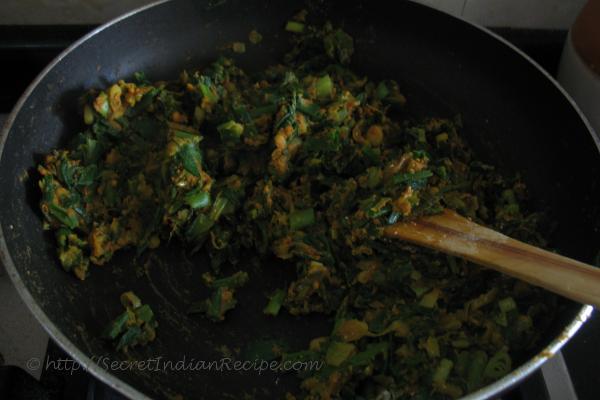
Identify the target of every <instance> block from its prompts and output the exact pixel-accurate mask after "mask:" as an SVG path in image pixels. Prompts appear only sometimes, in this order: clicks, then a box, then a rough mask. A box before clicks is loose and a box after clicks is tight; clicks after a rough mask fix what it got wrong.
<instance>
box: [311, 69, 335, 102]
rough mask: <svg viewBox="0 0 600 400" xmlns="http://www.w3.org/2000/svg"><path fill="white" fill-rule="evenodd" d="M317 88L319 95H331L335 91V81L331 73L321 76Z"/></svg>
mask: <svg viewBox="0 0 600 400" xmlns="http://www.w3.org/2000/svg"><path fill="white" fill-rule="evenodd" d="M315 88H316V91H317V97H320V98H325V97H331V94H332V93H333V81H332V80H331V77H330V76H329V75H325V76H322V77H321V78H319V79H318V80H317V83H316V86H315Z"/></svg>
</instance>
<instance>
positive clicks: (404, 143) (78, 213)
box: [39, 16, 554, 399]
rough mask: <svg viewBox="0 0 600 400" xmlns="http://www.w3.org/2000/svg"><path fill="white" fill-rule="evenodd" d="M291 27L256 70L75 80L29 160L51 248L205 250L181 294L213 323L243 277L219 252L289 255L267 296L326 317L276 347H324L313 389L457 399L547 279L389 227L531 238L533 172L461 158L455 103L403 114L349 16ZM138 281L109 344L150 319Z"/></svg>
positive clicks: (525, 327)
mask: <svg viewBox="0 0 600 400" xmlns="http://www.w3.org/2000/svg"><path fill="white" fill-rule="evenodd" d="M300 17H302V16H300ZM286 30H288V31H289V32H291V33H290V35H291V36H292V40H293V42H294V47H293V49H292V50H291V51H290V52H289V53H288V54H287V55H286V56H285V58H284V59H283V60H282V62H281V64H278V65H274V66H272V67H269V68H267V69H266V70H264V71H261V72H260V73H258V74H250V73H247V72H245V71H243V70H242V69H240V68H239V67H237V66H236V65H235V63H234V62H233V61H232V60H231V59H228V58H220V59H218V60H216V61H215V62H214V63H212V64H211V65H209V66H207V67H206V68H204V69H201V70H199V71H184V72H183V73H181V75H180V77H179V79H177V80H173V81H168V82H155V83H151V82H150V81H148V80H147V79H146V78H145V76H144V75H143V74H141V73H139V74H136V75H135V77H134V78H133V79H132V80H131V81H129V82H126V81H122V80H121V81H118V82H117V83H115V84H114V85H112V86H110V87H108V88H105V89H104V90H92V91H90V92H88V93H86V94H85V95H84V96H83V119H84V122H85V125H86V128H85V130H84V131H83V132H82V133H80V134H78V135H77V136H76V137H74V139H73V141H72V142H71V143H70V145H69V146H68V147H66V148H65V149H61V150H56V151H53V152H52V153H50V154H48V155H47V156H46V158H45V160H44V162H43V163H42V164H41V165H40V166H39V172H40V174H41V179H40V182H39V185H40V188H41V191H42V194H43V198H42V201H41V209H42V212H43V214H44V217H45V225H46V228H47V229H50V230H52V231H53V232H54V233H55V235H56V243H57V252H58V258H59V259H60V262H61V264H62V266H63V267H64V269H65V270H67V271H71V272H73V273H74V274H75V275H76V276H77V277H78V278H79V279H86V278H87V277H88V275H93V268H91V267H90V265H91V264H96V265H101V264H105V263H108V262H109V261H110V259H111V257H112V256H113V254H114V253H115V252H117V251H119V250H120V249H123V248H134V249H136V250H137V252H138V254H141V253H142V252H145V251H147V250H148V249H153V248H156V247H158V246H160V245H161V244H162V243H167V242H169V241H170V240H179V241H183V242H185V243H187V244H188V245H189V248H190V251H199V250H200V251H206V252H208V254H209V255H210V258H211V263H212V265H211V266H210V267H209V266H203V268H206V273H205V276H204V277H205V282H204V284H205V285H207V286H208V287H209V288H211V290H212V293H213V294H212V295H211V296H210V297H209V298H207V299H206V300H204V301H201V302H199V303H198V304H195V305H193V306H192V307H191V310H190V311H191V312H195V313H201V314H203V315H204V316H205V317H206V318H208V319H209V320H211V321H215V322H218V321H222V320H223V319H224V318H226V313H227V311H228V310H230V309H232V308H233V307H234V306H236V299H235V290H236V289H237V288H239V287H241V286H242V285H244V284H245V282H246V281H247V280H248V279H249V278H248V274H247V273H246V272H245V271H243V270H241V271H240V272H238V273H236V274H234V275H233V276H229V277H217V276H215V275H218V271H219V266H220V265H221V264H228V265H231V264H233V265H237V266H239V268H242V269H243V265H242V264H241V263H239V261H240V260H239V259H238V257H239V256H238V255H239V254H240V251H242V250H246V251H247V250H251V251H252V252H253V253H255V254H257V255H258V256H259V257H264V258H265V259H266V258H267V257H273V256H275V257H277V258H279V259H282V260H286V262H287V263H289V265H290V268H294V267H295V269H296V272H297V276H296V280H295V281H293V282H292V283H291V284H289V286H288V287H285V288H281V290H278V291H276V292H275V293H273V294H272V296H270V297H269V298H268V299H265V310H264V312H265V314H267V315H270V316H273V317H276V316H277V315H278V314H279V313H282V312H287V313H290V314H293V315H297V316H301V315H305V314H310V313H325V314H328V315H331V316H332V318H333V320H334V323H333V325H332V331H331V335H330V336H327V337H321V338H315V339H314V340H312V341H311V342H310V344H309V346H308V348H306V349H296V350H299V351H297V352H293V353H290V352H285V353H284V354H282V355H281V357H283V358H284V359H287V360H308V359H314V360H324V361H325V366H324V367H323V368H322V369H320V370H319V371H311V372H309V373H303V375H302V376H301V379H302V383H301V389H302V392H301V393H302V396H304V397H306V398H308V399H331V398H355V397H356V398H376V397H377V398H381V399H388V398H389V399H401V398H456V397H460V396H461V395H464V394H466V393H469V392H472V391H474V390H476V389H478V388H480V387H482V386H484V385H486V384H487V383H490V382H492V381H494V380H496V379H498V378H500V377H502V376H503V375H505V374H506V373H508V372H509V371H510V370H511V368H512V366H513V363H514V362H515V357H517V360H518V357H519V355H520V354H521V355H522V354H524V353H526V352H527V351H528V350H530V349H532V348H533V347H534V346H535V344H536V341H537V339H538V337H539V336H540V332H543V329H545V326H546V324H547V323H548V321H549V320H551V318H552V310H553V309H554V305H553V304H554V298H553V297H552V296H550V295H549V294H547V293H545V292H543V291H542V290H540V289H537V288H533V287H530V286H528V285H526V284H525V283H522V282H518V281H515V280H513V279H511V278H508V277H506V276H502V275H500V274H498V273H496V272H493V271H489V270H486V269H483V268H480V267H478V266H476V265H473V264H470V263H468V262H466V261H464V260H461V259H457V258H454V257H450V256H446V255H443V254H439V253H436V252H433V251H429V250H425V249H422V248H418V247H416V246H413V245H409V244H406V243H402V242H398V241H392V240H388V239H386V238H385V237H383V235H382V228H383V227H385V226H386V225H388V224H393V223H395V222H397V221H402V220H406V219H411V218H415V217H418V216H420V215H424V214H433V213H437V212H440V211H441V210H442V209H443V208H451V209H454V210H456V211H457V212H459V213H460V214H462V215H464V216H467V217H470V218H472V219H473V220H475V221H477V222H478V223H482V224H485V225H488V226H491V227H492V228H494V229H496V230H499V231H502V232H504V233H505V234H508V235H510V236H513V237H515V238H517V239H520V240H524V241H528V242H530V243H533V244H537V245H543V244H544V243H543V240H542V239H541V238H540V237H539V235H538V233H536V229H537V225H538V220H539V215H538V214H535V213H530V212H528V211H527V210H526V206H525V204H526V203H525V200H526V188H525V186H524V185H523V183H522V182H520V181H519V179H518V178H507V177H503V176H502V175H500V174H499V173H498V172H497V171H496V170H495V168H494V167H493V166H490V165H487V164H485V163H483V162H480V161H477V160H476V159H475V158H473V155H472V152H471V151H470V150H469V148H468V147H467V146H466V145H465V143H464V141H463V140H462V139H461V136H460V131H461V128H462V127H461V121H460V119H459V118H452V119H446V118H433V117H431V118H425V119H414V118H411V117H410V116H409V115H407V112H406V110H405V107H404V106H405V103H406V101H407V100H406V98H405V97H404V96H403V95H402V93H401V92H400V88H399V86H398V84H397V83H396V82H394V81H392V80H381V81H373V80H370V79H369V78H367V77H363V76H361V75H358V74H356V73H355V72H353V71H352V70H351V69H350V68H349V66H348V65H349V62H350V59H351V56H352V53H353V51H354V48H353V39H352V38H351V37H350V36H349V35H348V34H346V33H345V32H344V31H343V30H341V29H335V28H334V27H332V26H331V25H330V24H326V25H325V26H323V27H318V28H317V27H313V26H310V25H308V24H307V23H306V22H305V21H303V20H302V18H298V19H296V20H292V21H290V22H289V23H288V24H287V26H286ZM264 268H265V270H264V273H265V274H268V273H269V271H268V266H265V267H264ZM90 279H93V276H92V277H91V278H90ZM124 296H125V295H124ZM131 296H132V294H131V295H127V296H125V300H124V301H125V302H124V305H126V308H127V311H126V312H125V313H124V314H123V315H122V318H121V319H120V320H117V321H115V322H114V323H113V326H112V328H114V329H113V330H111V329H110V327H109V329H108V332H107V335H108V336H109V337H110V338H112V339H116V338H117V337H118V335H120V334H122V333H123V332H124V331H125V327H127V326H129V327H130V328H129V329H128V330H127V332H126V334H129V336H128V339H127V340H126V341H125V342H124V343H123V339H121V340H120V341H119V343H120V345H121V347H123V346H125V345H126V344H127V343H134V344H135V343H145V342H148V341H150V340H152V339H153V337H154V327H155V323H154V316H153V314H152V313H151V310H149V308H148V309H147V308H146V306H141V302H140V301H139V299H137V298H133V300H131V299H132V297H131ZM134 297H135V296H134ZM238 306H239V307H243V304H241V305H238ZM114 324H117V326H116V327H115V326H114ZM119 324H120V325H119ZM131 327H136V329H135V332H137V333H135V334H138V335H144V336H137V337H136V336H135V334H134V333H129V331H130V330H131ZM378 396H379V397H378ZM381 396H383V397H381Z"/></svg>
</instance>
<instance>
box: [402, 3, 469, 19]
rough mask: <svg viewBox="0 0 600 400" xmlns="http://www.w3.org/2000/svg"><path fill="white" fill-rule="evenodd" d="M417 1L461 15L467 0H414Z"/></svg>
mask: <svg viewBox="0 0 600 400" xmlns="http://www.w3.org/2000/svg"><path fill="white" fill-rule="evenodd" d="M413 1H414V2H415V3H421V4H425V5H427V6H429V7H433V8H435V9H438V10H441V11H444V12H447V13H448V14H452V15H461V14H462V11H463V8H464V7H465V4H466V3H467V0H413Z"/></svg>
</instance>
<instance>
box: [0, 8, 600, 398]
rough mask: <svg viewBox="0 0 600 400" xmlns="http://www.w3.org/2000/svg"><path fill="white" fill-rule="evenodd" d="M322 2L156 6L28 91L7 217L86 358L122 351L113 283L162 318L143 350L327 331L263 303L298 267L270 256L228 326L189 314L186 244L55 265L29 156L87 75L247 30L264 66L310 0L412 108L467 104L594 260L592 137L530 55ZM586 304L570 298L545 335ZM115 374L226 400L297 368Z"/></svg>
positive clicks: (174, 356)
mask: <svg viewBox="0 0 600 400" xmlns="http://www.w3.org/2000/svg"><path fill="white" fill-rule="evenodd" d="M321 3H322V2H310V3H307V4H304V2H302V1H292V2H290V1H286V2H282V1H275V0H273V1H248V0H244V1H232V0H231V1H224V2H217V1H207V2H198V1H191V0H180V1H179V0H175V1H171V2H167V3H164V4H161V5H159V6H155V7H153V8H150V9H147V10H146V11H144V12H141V13H138V14H135V15H132V16H130V17H129V18H127V19H125V20H122V21H120V22H117V23H116V24H113V25H112V26H110V27H109V28H107V29H104V30H102V31H101V32H99V33H97V34H96V35H94V36H93V37H91V38H89V39H88V40H87V41H85V42H83V43H82V44H81V45H79V46H78V47H77V48H76V49H75V50H74V51H72V52H70V53H69V54H67V55H66V56H65V57H64V58H63V59H62V60H61V61H60V62H58V63H57V64H56V65H55V66H54V68H52V69H51V70H50V71H49V72H48V73H47V75H46V76H45V77H43V78H42V80H41V81H40V82H39V83H38V85H37V86H36V87H35V88H34V90H33V92H32V93H31V95H30V96H29V98H28V99H27V100H26V101H25V103H24V104H23V106H22V108H21V110H20V112H19V113H18V115H17V116H16V119H15V121H14V123H13V126H12V128H11V130H10V132H9V135H8V138H7V140H6V143H5V146H4V152H3V154H2V159H1V160H0V188H2V189H1V190H0V204H2V207H1V208H0V217H1V221H2V230H3V232H4V236H5V240H6V244H7V248H8V250H9V253H10V257H11V258H12V261H13V262H14V265H15V268H16V270H17V271H18V274H19V275H20V277H21V279H22V280H23V282H24V284H25V286H26V287H27V289H28V290H29V292H30V293H31V295H32V296H33V298H34V299H35V301H36V302H37V304H38V305H39V306H40V307H41V309H42V310H43V311H44V313H45V314H46V315H47V316H48V317H49V319H50V320H51V321H52V322H53V323H54V324H55V325H56V326H57V327H58V328H59V329H60V331H62V333H63V334H64V335H65V336H66V337H67V338H68V339H69V340H70V341H72V342H73V343H74V344H75V346H76V347H78V348H79V349H80V350H82V351H83V352H84V353H85V354H87V355H88V356H90V357H91V356H94V355H95V356H100V355H108V356H110V357H111V359H114V360H119V359H123V356H122V355H119V354H116V353H114V352H112V351H111V349H110V348H109V347H108V346H107V345H106V343H105V342H103V341H102V340H100V339H99V332H100V331H101V330H102V328H103V326H104V325H105V323H106V322H107V321H108V320H110V319H111V318H112V317H113V316H115V315H116V314H117V313H118V312H119V310H120V307H121V306H120V304H119V300H118V296H119V294H120V293H122V292H123V291H124V290H130V289H132V290H134V291H135V292H136V293H137V294H138V295H139V296H140V297H141V298H142V299H143V300H144V302H146V303H148V304H151V305H152V307H153V309H154V310H155V311H156V313H157V318H158V320H159V322H160V326H159V328H158V338H157V340H156V341H155V342H154V343H153V344H152V345H151V346H147V347H144V348H141V349H135V351H134V352H133V357H134V358H137V359H148V358H153V357H157V356H162V357H164V359H165V360H167V359H168V360H174V361H177V360H180V359H183V357H185V358H186V359H187V360H188V361H189V360H190V359H192V358H194V359H195V360H207V361H210V360H218V359H220V358H222V357H223V353H224V350H225V349H220V350H219V347H221V346H223V345H226V346H227V347H228V349H229V350H231V351H235V350H237V349H240V350H241V351H242V352H243V351H244V350H245V349H247V348H248V346H249V344H251V343H253V342H256V341H257V340H260V339H269V338H286V341H287V342H288V343H289V344H290V345H292V347H296V348H298V349H300V348H303V347H305V346H306V345H307V343H308V340H309V339H311V338H313V337H316V336H319V335H322V334H326V333H328V332H329V329H330V326H329V324H330V321H328V320H327V319H326V318H323V317H311V318H302V319H294V318H292V317H285V316H284V317H282V318H277V319H276V320H268V319H266V318H264V317H263V316H262V313H261V312H260V310H261V309H262V307H263V306H264V293H263V292H262V291H267V292H268V290H266V289H265V286H263V285H266V286H268V287H273V288H274V287H276V286H278V285H281V283H282V282H285V281H286V280H288V279H289V273H288V272H289V271H286V269H285V268H280V266H279V265H277V263H276V262H273V265H272V273H269V274H267V275H264V274H260V273H259V272H258V271H257V270H256V269H255V268H254V267H251V268H250V271H251V280H250V281H251V282H254V283H252V284H250V286H249V287H247V288H244V289H242V290H241V291H240V303H241V304H243V307H238V308H237V309H236V310H234V311H233V312H232V313H231V315H230V317H231V318H228V319H227V321H226V322H225V323H223V324H220V325H215V324H210V323H206V322H204V321H203V320H202V319H201V318H198V317H189V316H187V315H186V314H185V309H186V305H187V304H188V303H189V302H190V301H193V300H198V299H200V298H202V297H203V295H204V294H205V293H204V292H203V289H202V284H201V283H200V282H201V280H200V275H201V273H202V272H203V270H204V269H203V266H202V264H203V263H205V259H203V256H202V255H198V256H196V257H193V258H188V257H186V256H185V254H184V252H183V251H182V249H181V248H180V247H178V245H177V244H171V245H170V246H169V247H168V248H163V249H161V250H160V251H157V252H156V253H154V254H148V255H147V256H146V257H145V258H144V259H143V260H139V261H138V262H136V263H134V262H133V261H132V260H133V257H132V254H128V253H126V252H125V253H122V254H119V255H118V256H117V257H116V258H115V259H114V261H113V262H111V264H109V265H106V266H104V267H93V269H92V275H91V277H90V278H89V279H88V280H86V281H85V282H79V281H77V280H76V279H74V278H73V276H71V275H70V274H67V273H65V272H63V271H62V270H61V268H60V267H59V266H58V263H57V260H56V258H55V255H54V251H53V241H52V239H51V237H50V236H49V235H48V234H47V233H44V232H43V231H42V229H41V220H40V214H39V212H38V211H37V202H38V199H39V196H38V190H37V186H36V185H37V175H36V173H35V170H34V166H35V164H36V162H38V161H39V157H40V155H42V154H44V153H47V152H49V151H50V150H51V149H53V148H56V147H57V146H59V145H60V144H62V143H63V142H64V140H65V138H66V137H67V136H68V135H69V134H73V133H75V132H77V130H78V129H80V128H81V122H80V121H81V118H80V116H79V114H78V111H77V98H78V96H79V95H80V94H81V93H82V92H83V91H84V90H85V89H88V88H90V87H99V86H103V85H106V84H107V83H109V82H113V81H115V80H117V79H119V78H122V77H127V76H130V75H131V74H133V73H134V72H136V71H145V72H146V73H147V74H148V76H149V77H150V78H151V79H163V78H171V77H174V76H177V73H178V72H179V71H180V70H182V69H183V68H186V67H187V68H189V67H199V66H203V65H206V64H207V63H208V62H210V61H211V60H213V59H214V58H215V56H216V55H217V53H218V50H217V49H218V47H219V46H221V45H223V44H225V43H229V42H232V41H237V40H246V38H247V35H248V32H249V31H250V30H251V29H257V30H258V31H259V32H260V33H261V34H263V36H264V39H263V42H262V44H260V45H258V46H251V45H250V46H247V52H246V53H245V54H244V55H236V56H235V57H234V58H236V59H238V61H239V63H240V64H241V65H242V66H243V67H245V68H248V69H249V70H257V69H259V68H262V67H264V66H266V65H268V64H270V63H273V62H276V61H277V60H278V59H279V57H280V55H281V54H282V52H283V50H284V49H286V47H287V43H288V35H287V34H286V33H285V32H283V30H282V26H283V22H284V21H285V20H286V19H287V18H289V17H290V16H291V15H292V14H293V13H294V12H295V11H297V10H299V9H301V8H302V7H303V5H304V6H306V7H308V9H309V10H312V11H313V12H314V13H315V14H321V15H328V16H330V17H331V19H332V20H334V21H335V22H337V23H341V24H342V25H343V26H344V27H345V29H346V30H347V31H348V32H350V33H351V34H352V35H353V36H354V37H355V38H356V57H355V59H354V64H355V68H356V70H358V71H360V72H362V73H364V74H368V75H370V76H372V77H375V78H377V77H379V78H394V79H397V80H398V81H399V82H400V83H401V87H402V88H403V90H404V93H405V94H406V95H407V97H408V99H409V103H410V108H411V110H412V112H414V113H416V114H428V115H432V114H436V115H441V116H453V115H455V114H457V113H460V114H461V115H462V117H463V121H464V123H465V134H466V135H467V138H468V141H469V142H470V143H471V145H472V146H473V147H474V148H475V149H476V151H477V152H478V155H479V157H480V158H481V159H483V160H486V161H488V162H489V163H492V164H495V165H498V166H500V167H501V168H502V169H504V170H506V171H508V172H516V171H520V172H521V173H522V175H523V177H524V180H525V182H526V183H527V184H528V186H529V188H530V190H531V192H532V194H533V199H534V201H535V203H536V204H537V206H538V207H540V208H541V209H544V210H547V211H548V212H549V215H550V218H551V219H552V220H553V221H555V222H556V226H557V230H556V232H555V234H554V235H553V237H552V245H553V246H554V247H556V248H557V249H559V250H560V251H561V252H562V253H563V254H565V255H567V256H571V257H574V258H577V259H580V260H582V261H588V262H589V261H590V260H591V259H592V257H593V255H594V254H595V252H596V251H597V250H598V248H597V245H598V243H600V234H599V232H598V231H597V229H596V228H597V227H598V226H599V216H600V201H598V200H599V199H600V188H599V186H598V182H597V179H596V177H597V176H600V171H599V167H600V157H599V153H598V148H597V146H596V144H595V142H594V140H593V139H592V136H591V135H590V132H589V131H588V129H587V128H586V126H585V124H584V123H583V121H582V120H581V118H580V117H579V115H578V113H577V112H576V111H575V109H574V108H573V107H572V106H571V104H570V103H569V101H568V100H567V99H566V98H565V97H564V96H563V95H562V94H561V92H560V91H559V89H557V88H556V87H555V86H554V85H553V84H552V83H551V82H550V81H549V80H548V79H547V78H546V77H544V76H543V74H542V73H540V72H539V71H538V70H537V69H536V68H535V67H534V66H533V65H532V64H530V63H529V62H528V61H526V60H525V59H524V58H523V57H521V56H520V55H519V54H517V53H516V52H515V51H513V50H512V49H511V48H509V47H508V46H507V45H505V44H503V43H501V42H499V41H497V40H495V39H493V38H491V37H490V36H489V35H488V34H487V33H485V32H483V31H481V30H479V29H477V28H475V27H473V26H470V25H468V24H466V23H464V22H462V21H459V20H457V19H454V18H452V17H449V16H447V15H445V14H442V13H440V12H437V11H433V10H431V9H428V8H426V7H423V6H420V5H416V4H413V3H409V2H384V1H374V0H371V1H364V2H363V1H355V2H352V1H350V2H349V1H332V2H328V3H327V4H326V5H324V4H321ZM26 172H29V175H27V174H26ZM27 176H28V178H27ZM253 278H254V279H253ZM578 310H579V306H577V305H575V304H571V303H567V302H564V304H563V309H562V311H561V314H560V318H559V320H557V321H556V326H555V327H554V329H553V330H552V331H551V332H548V333H547V337H546V340H545V343H543V344H547V343H548V342H549V341H551V340H552V339H553V338H554V337H555V336H556V335H557V334H558V333H559V332H560V330H561V329H562V328H563V327H564V326H565V325H566V324H567V323H568V322H570V321H571V320H572V319H573V317H574V316H575V314H576V312H577V311H578ZM225 353H226V351H225ZM114 374H115V375H117V376H118V377H119V378H120V379H122V380H123V381H125V382H127V383H129V384H131V385H132V386H134V387H135V388H137V389H138V390H140V391H142V392H144V393H147V394H149V395H152V396H158V397H166V396H169V395H174V394H182V395H184V397H185V398H188V397H189V398H222V397H223V395H224V393H230V394H231V395H232V397H235V398H239V396H240V395H241V394H242V393H254V394H256V395H257V397H258V398H261V397H264V398H270V397H279V398H281V397H282V394H283V393H285V392H286V391H287V390H289V389H290V388H294V387H295V386H296V384H297V382H296V381H295V378H294V377H293V376H291V375H286V376H279V375H274V374H268V373H263V374H261V375H258V374H257V373H254V372H250V373H245V374H242V373H237V372H230V373H210V372H207V371H191V372H176V373H170V374H165V373H156V372H139V371H138V372H136V371H135V370H132V371H120V372H115V373H114ZM289 385H291V386H289Z"/></svg>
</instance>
